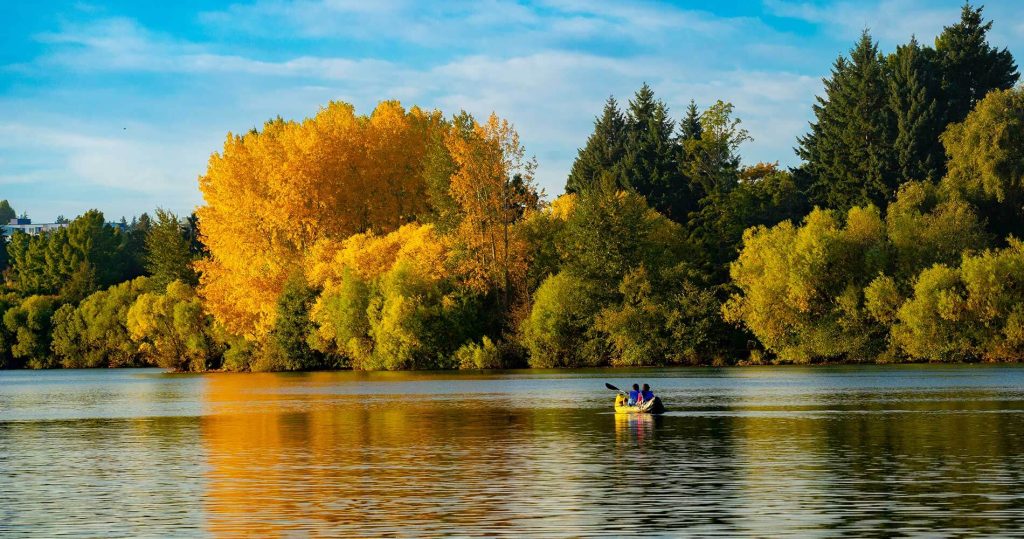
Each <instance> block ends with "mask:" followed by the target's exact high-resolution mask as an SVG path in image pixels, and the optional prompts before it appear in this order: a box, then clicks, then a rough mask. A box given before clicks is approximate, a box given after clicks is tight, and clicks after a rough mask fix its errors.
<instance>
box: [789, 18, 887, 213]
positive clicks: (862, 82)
mask: <svg viewBox="0 0 1024 539" xmlns="http://www.w3.org/2000/svg"><path fill="white" fill-rule="evenodd" d="M824 83H825V97H818V104H817V105H815V106H814V114H815V117H816V121H815V122H814V123H813V124H812V125H811V132H810V133H808V134H807V135H805V136H804V137H801V138H800V139H799V148H798V149H797V154H798V155H799V156H800V157H801V158H803V159H804V160H805V161H806V166H805V169H806V172H808V173H809V174H810V175H811V178H812V179H811V182H812V184H811V186H810V191H811V192H810V195H811V199H812V202H813V203H814V204H819V205H822V206H827V207H830V208H837V209H839V210H846V209H848V208H850V207H852V206H857V205H864V204H868V203H873V204H875V205H877V206H879V207H885V205H886V204H887V202H888V201H889V200H890V199H892V198H893V197H894V196H895V193H896V188H897V186H898V183H899V181H898V180H899V178H898V176H897V174H896V171H895V169H896V166H895V159H894V156H893V151H892V144H893V139H894V134H893V131H894V130H893V128H892V119H891V114H890V112H889V107H888V84H887V81H886V76H885V69H884V64H883V62H882V58H881V56H880V55H879V53H878V46H877V45H876V44H875V42H874V41H873V40H872V39H871V35H870V34H869V33H868V32H867V31H866V30H865V31H864V32H863V34H861V38H860V40H859V41H858V42H857V44H856V46H854V48H853V49H852V50H851V51H850V59H849V60H846V59H845V58H842V57H840V58H838V59H837V60H836V62H835V64H834V66H833V69H832V77H831V78H830V79H825V80H824Z"/></svg>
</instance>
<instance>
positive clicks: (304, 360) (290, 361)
mask: <svg viewBox="0 0 1024 539" xmlns="http://www.w3.org/2000/svg"><path fill="white" fill-rule="evenodd" d="M315 300H316V291H315V290H313V289H312V288H310V286H309V285H308V284H307V283H306V280H305V278H304V277H303V276H302V275H301V274H296V275H293V276H292V277H291V278H289V279H288V282H286V283H285V286H284V289H282V291H281V297H280V298H279V299H278V302H277V319H276V320H275V322H274V328H273V330H271V339H272V340H273V346H274V347H275V348H276V350H275V351H274V352H275V353H276V354H279V356H280V367H281V369H282V370H290V371H297V370H306V369H312V368H315V367H317V366H320V364H321V363H322V359H323V357H322V356H321V354H320V353H319V352H318V351H316V350H314V349H313V348H312V347H311V346H310V345H309V340H310V336H311V335H312V334H313V332H314V330H315V325H314V324H313V322H312V321H311V320H310V318H309V310H310V307H312V305H313V302H314V301H315Z"/></svg>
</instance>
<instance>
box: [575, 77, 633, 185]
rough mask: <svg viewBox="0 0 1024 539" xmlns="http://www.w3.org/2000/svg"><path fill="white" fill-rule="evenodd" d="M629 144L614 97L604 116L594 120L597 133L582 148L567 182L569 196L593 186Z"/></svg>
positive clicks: (605, 108)
mask: <svg viewBox="0 0 1024 539" xmlns="http://www.w3.org/2000/svg"><path fill="white" fill-rule="evenodd" d="M625 143H626V118H625V116H623V114H622V111H620V110H619V104H618V103H617V102H616V101H615V98H614V97H608V101H606V102H605V104H604V112H603V113H602V114H601V117H599V118H597V119H595V120H594V132H593V133H592V134H591V135H590V138H588V139H587V145H586V146H585V147H583V148H580V150H579V153H578V154H577V156H576V161H575V162H573V164H572V170H570V171H569V178H568V180H567V181H566V183H565V192H566V193H580V192H583V191H586V190H588V189H590V188H591V187H594V186H596V185H597V184H598V182H599V181H600V180H601V177H602V176H603V175H604V174H606V173H613V170H614V169H615V168H616V166H617V165H618V163H619V161H620V160H621V159H622V154H623V151H624V150H625Z"/></svg>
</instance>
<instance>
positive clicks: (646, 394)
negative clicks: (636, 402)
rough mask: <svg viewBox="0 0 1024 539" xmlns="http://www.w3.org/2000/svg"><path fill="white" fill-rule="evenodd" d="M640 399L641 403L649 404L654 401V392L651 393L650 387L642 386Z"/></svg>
mask: <svg viewBox="0 0 1024 539" xmlns="http://www.w3.org/2000/svg"><path fill="white" fill-rule="evenodd" d="M640 397H642V398H643V402H651V401H652V400H654V392H653V391H651V386H649V385H647V384H644V388H643V390H642V391H640Z"/></svg>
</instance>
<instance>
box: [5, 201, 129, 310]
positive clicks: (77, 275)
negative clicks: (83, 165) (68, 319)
mask: <svg viewBox="0 0 1024 539" xmlns="http://www.w3.org/2000/svg"><path fill="white" fill-rule="evenodd" d="M8 254H10V270H9V272H8V274H7V284H8V286H9V287H10V288H11V289H13V290H15V291H17V292H19V293H21V294H23V295H31V294H59V295H60V296H61V297H62V298H63V299H64V300H66V301H71V302H77V301H80V300H81V299H84V298H85V296H88V295H89V294H91V293H92V292H94V291H96V290H98V289H100V288H104V287H107V286H110V285H112V284H115V283H118V282H121V281H123V280H124V279H125V276H126V267H127V264H126V261H125V257H124V249H123V238H122V235H121V232H120V230H118V229H116V228H114V227H111V226H110V225H108V224H106V222H105V221H104V220H103V214H102V213H101V212H99V211H96V210H89V211H87V212H86V213H84V214H82V215H81V216H79V217H78V218H76V219H75V220H73V221H72V222H71V223H70V224H69V225H68V226H67V227H66V228H62V229H59V230H56V231H53V232H48V233H45V234H40V235H37V236H28V235H26V234H24V233H21V232H17V233H15V234H14V236H12V238H11V242H10V245H9V246H8Z"/></svg>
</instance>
